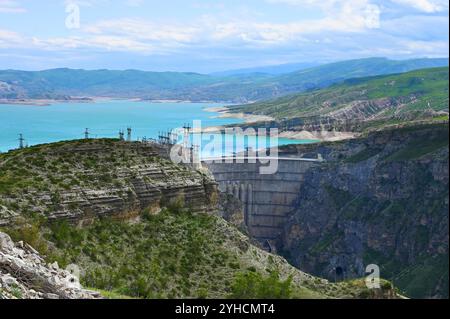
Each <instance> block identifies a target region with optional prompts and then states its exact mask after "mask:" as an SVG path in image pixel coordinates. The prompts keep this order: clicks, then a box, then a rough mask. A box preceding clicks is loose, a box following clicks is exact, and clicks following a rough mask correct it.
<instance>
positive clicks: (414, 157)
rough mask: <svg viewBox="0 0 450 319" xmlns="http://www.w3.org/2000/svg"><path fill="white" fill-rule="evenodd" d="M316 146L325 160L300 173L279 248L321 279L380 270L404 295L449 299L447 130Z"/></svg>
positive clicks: (432, 129) (382, 134)
mask: <svg viewBox="0 0 450 319" xmlns="http://www.w3.org/2000/svg"><path fill="white" fill-rule="evenodd" d="M311 148H312V146H306V147H302V146H296V147H294V146H291V147H289V149H290V150H291V151H293V150H294V149H295V152H301V153H304V152H308V151H310V150H311ZM319 148H320V150H319V152H320V153H321V154H323V155H324V156H325V158H326V159H327V160H328V162H327V163H325V164H323V165H320V166H316V167H313V168H311V169H310V170H309V171H308V172H306V173H305V176H304V183H303V185H302V187H301V189H300V191H299V196H298V199H297V202H296V203H295V205H294V211H293V213H292V214H291V216H290V218H289V220H288V221H287V222H286V224H285V228H284V232H283V235H282V236H281V237H280V240H279V244H278V247H279V250H280V251H283V252H284V254H285V255H286V256H287V257H289V259H290V261H291V262H293V263H294V264H295V265H296V266H297V267H299V268H301V269H302V270H304V271H307V272H311V273H313V274H315V275H318V276H322V277H325V278H329V279H333V280H334V279H336V278H338V279H345V278H354V277H359V276H361V275H363V274H364V273H365V267H366V266H367V265H369V264H377V265H379V266H380V268H381V275H382V276H383V277H384V278H387V279H389V280H392V281H393V282H394V284H396V285H397V286H399V287H400V288H401V289H402V290H403V291H405V292H406V294H407V295H409V296H412V297H448V208H449V202H448V182H449V171H448V165H449V162H448V160H449V157H448V125H442V126H425V127H422V128H415V129H413V128H405V129H401V130H392V131H385V132H378V133H375V134H371V135H369V137H367V138H364V139H358V140H353V141H349V142H345V143H337V144H325V145H322V146H320V147H319ZM316 151H317V150H316Z"/></svg>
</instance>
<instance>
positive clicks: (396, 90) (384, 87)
mask: <svg viewBox="0 0 450 319" xmlns="http://www.w3.org/2000/svg"><path fill="white" fill-rule="evenodd" d="M448 79H449V69H448V67H443V68H432V69H421V70H416V71H411V72H407V73H403V74H394V75H387V76H386V75H385V76H376V77H368V78H367V77H366V78H357V79H350V80H346V81H344V82H343V83H342V84H336V85H333V86H331V87H329V88H326V89H322V90H316V91H313V92H308V93H302V94H296V95H290V96H286V97H283V98H279V99H275V100H270V101H266V102H260V103H254V104H250V105H241V106H235V107H231V110H232V111H233V112H246V113H254V114H264V115H269V116H272V117H274V118H276V119H286V118H304V119H312V118H314V119H317V118H327V119H330V120H335V121H360V122H364V121H371V122H375V121H386V120H397V121H404V120H421V119H427V118H440V119H442V118H445V117H446V116H447V117H448V100H449V98H448V97H449V93H448V85H449V82H448V81H449V80H448Z"/></svg>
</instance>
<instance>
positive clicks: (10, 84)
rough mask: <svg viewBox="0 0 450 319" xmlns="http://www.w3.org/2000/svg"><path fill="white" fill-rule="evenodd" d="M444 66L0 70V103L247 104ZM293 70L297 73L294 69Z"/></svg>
mask: <svg viewBox="0 0 450 319" xmlns="http://www.w3.org/2000/svg"><path fill="white" fill-rule="evenodd" d="M439 66H448V58H440V59H414V60H403V61H394V60H389V59H386V58H367V59H359V60H349V61H343V62H336V63H330V64H325V65H320V66H314V67H309V68H306V69H305V68H304V67H305V66H303V68H302V69H301V70H299V71H295V72H289V73H284V74H278V73H280V72H284V71H283V69H284V70H289V68H287V69H286V66H279V70H278V72H277V71H276V70H275V69H276V68H272V70H271V71H267V69H266V72H268V73H264V72H265V71H264V68H262V69H261V70H259V71H262V72H255V71H258V70H249V71H248V72H250V73H247V72H244V71H241V72H236V71H234V72H233V71H231V72H230V73H228V74H227V73H223V74H222V75H205V74H198V73H177V72H146V71H138V70H124V71H117V70H89V71H88V70H73V69H52V70H44V71H17V70H3V71H0V99H2V100H17V99H61V100H67V99H72V98H74V97H98V96H102V97H112V98H139V99H144V100H186V101H194V102H199V101H214V102H226V103H248V102H251V101H260V100H264V99H271V98H275V97H280V96H283V95H286V94H290V93H297V92H305V91H309V90H315V89H319V88H323V87H326V86H329V85H331V84H334V83H337V82H341V81H344V80H346V79H350V78H358V77H366V76H375V75H383V74H391V73H400V72H407V71H411V70H416V69H421V68H430V67H439ZM298 67H300V68H301V66H300V65H298Z"/></svg>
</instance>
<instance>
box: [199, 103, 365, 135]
mask: <svg viewBox="0 0 450 319" xmlns="http://www.w3.org/2000/svg"><path fill="white" fill-rule="evenodd" d="M205 111H207V112H214V113H220V115H219V116H217V118H235V119H242V120H244V121H245V123H255V124H257V122H267V121H273V120H274V118H272V117H270V116H265V115H253V114H245V113H230V112H229V109H228V108H227V107H209V108H206V109H205ZM224 129H225V127H224V126H210V127H206V128H203V129H202V132H203V133H219V132H221V131H223V130H224ZM195 133H200V132H195ZM278 137H279V138H287V139H291V140H318V141H321V142H336V141H342V140H347V139H352V138H355V137H358V134H357V133H354V132H336V131H331V132H329V131H282V132H280V133H279V136H278Z"/></svg>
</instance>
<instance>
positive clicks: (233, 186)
mask: <svg viewBox="0 0 450 319" xmlns="http://www.w3.org/2000/svg"><path fill="white" fill-rule="evenodd" d="M277 160H278V169H277V171H276V172H275V173H274V174H267V175H264V174H261V173H260V168H261V166H264V165H263V164H261V163H260V162H259V161H251V160H249V159H247V160H246V161H245V162H243V161H237V160H236V158H235V160H234V161H233V162H226V163H225V162H222V163H218V162H211V161H208V162H203V163H202V164H203V166H204V167H207V168H208V169H209V170H210V172H211V173H212V174H213V175H214V178H215V180H216V181H217V183H218V185H219V190H220V191H222V192H226V193H228V194H232V195H234V196H235V197H236V198H238V199H239V200H240V201H241V202H242V204H243V212H244V220H245V224H246V226H247V228H248V230H249V233H250V235H251V236H252V237H253V238H255V239H257V240H258V241H260V242H261V243H263V244H264V245H265V246H268V247H267V248H272V246H273V245H272V241H273V240H275V239H276V238H277V237H278V236H279V234H280V233H281V231H282V230H283V226H284V223H285V221H286V220H287V218H288V217H289V215H290V214H291V212H292V211H293V210H294V206H295V203H296V202H297V200H298V197H299V194H300V188H301V186H302V184H303V180H304V173H305V172H306V171H307V170H309V169H310V168H311V167H312V166H315V165H320V164H319V163H320V162H321V161H322V160H321V157H320V156H319V159H301V158H278V159H277Z"/></svg>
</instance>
